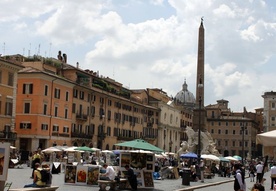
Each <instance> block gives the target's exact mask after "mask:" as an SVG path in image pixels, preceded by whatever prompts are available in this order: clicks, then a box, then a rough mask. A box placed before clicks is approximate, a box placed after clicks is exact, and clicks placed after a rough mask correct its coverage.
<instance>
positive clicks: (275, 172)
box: [270, 162, 276, 190]
mask: <svg viewBox="0 0 276 191" xmlns="http://www.w3.org/2000/svg"><path fill="white" fill-rule="evenodd" d="M270 172H271V175H270V177H271V186H270V189H271V190H272V189H273V187H274V184H276V163H275V162H274V163H273V166H272V167H271V169H270Z"/></svg>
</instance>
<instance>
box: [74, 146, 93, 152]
mask: <svg viewBox="0 0 276 191" xmlns="http://www.w3.org/2000/svg"><path fill="white" fill-rule="evenodd" d="M75 150H77V151H87V152H95V150H94V149H92V148H90V147H86V146H83V147H77V148H75Z"/></svg>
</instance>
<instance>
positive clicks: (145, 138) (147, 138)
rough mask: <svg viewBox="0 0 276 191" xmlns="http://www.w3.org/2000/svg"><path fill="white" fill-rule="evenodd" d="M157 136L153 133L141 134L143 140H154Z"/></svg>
mask: <svg viewBox="0 0 276 191" xmlns="http://www.w3.org/2000/svg"><path fill="white" fill-rule="evenodd" d="M156 138H157V136H155V135H144V136H143V139H144V140H150V141H153V140H155V139H156Z"/></svg>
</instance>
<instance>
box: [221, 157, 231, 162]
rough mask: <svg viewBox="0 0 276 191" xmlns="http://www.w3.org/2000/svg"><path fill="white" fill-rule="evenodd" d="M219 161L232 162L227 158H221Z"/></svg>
mask: <svg viewBox="0 0 276 191" xmlns="http://www.w3.org/2000/svg"><path fill="white" fill-rule="evenodd" d="M219 160H220V161H221V162H230V160H229V159H227V158H225V157H219Z"/></svg>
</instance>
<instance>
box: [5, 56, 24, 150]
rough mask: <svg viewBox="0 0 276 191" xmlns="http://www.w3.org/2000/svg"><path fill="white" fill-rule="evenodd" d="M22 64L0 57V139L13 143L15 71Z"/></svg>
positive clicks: (20, 67) (14, 136) (14, 134)
mask: <svg viewBox="0 0 276 191" xmlns="http://www.w3.org/2000/svg"><path fill="white" fill-rule="evenodd" d="M22 68H23V66H22V65H20V64H18V63H17V61H16V60H10V61H7V60H5V59H3V58H0V90H1V91H0V137H1V138H0V140H1V141H5V142H10V143H11V144H12V145H14V144H15V140H16V132H15V131H14V127H15V115H16V108H15V106H16V93H17V72H18V71H19V70H20V69H22Z"/></svg>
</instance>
